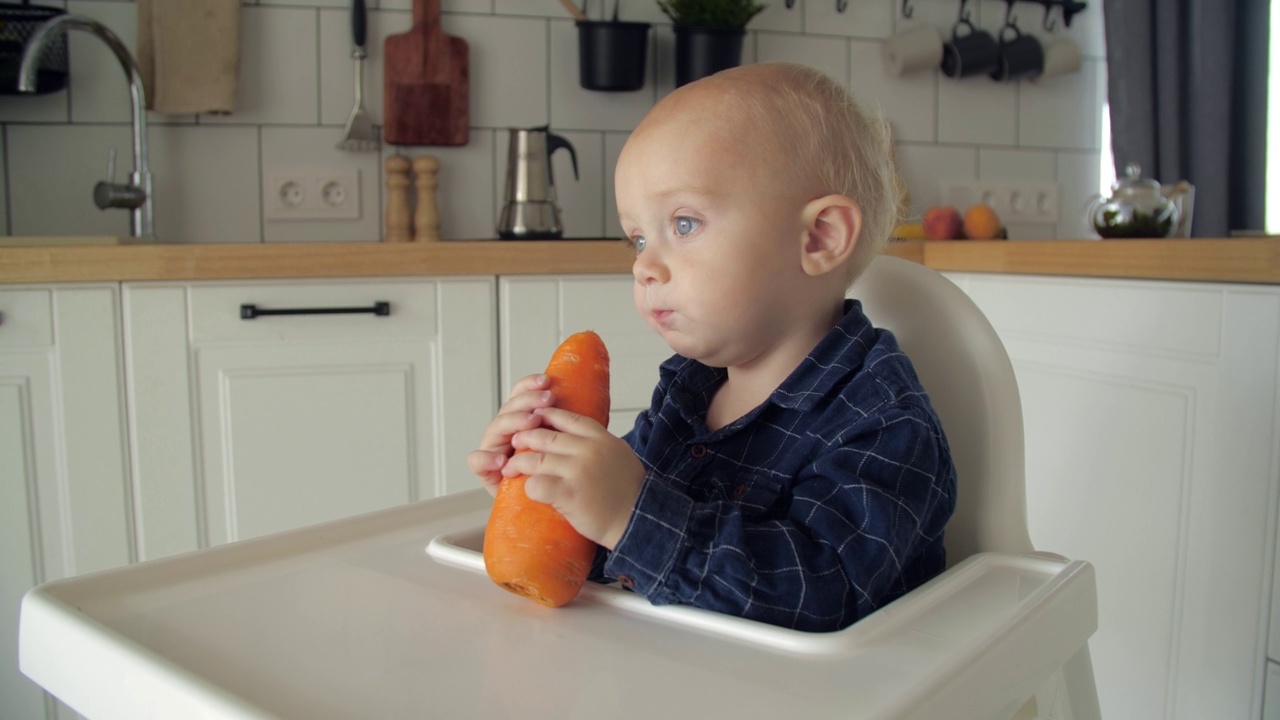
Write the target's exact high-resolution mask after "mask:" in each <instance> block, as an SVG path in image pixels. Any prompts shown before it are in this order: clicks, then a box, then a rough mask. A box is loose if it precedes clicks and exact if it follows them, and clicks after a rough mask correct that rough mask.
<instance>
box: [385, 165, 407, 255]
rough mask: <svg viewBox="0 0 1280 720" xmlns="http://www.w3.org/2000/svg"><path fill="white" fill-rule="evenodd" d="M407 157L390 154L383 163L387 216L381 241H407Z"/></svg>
mask: <svg viewBox="0 0 1280 720" xmlns="http://www.w3.org/2000/svg"><path fill="white" fill-rule="evenodd" d="M409 167H410V165H409V158H407V157H405V156H403V155H392V156H391V157H389V158H387V159H386V162H384V163H383V168H385V169H386V171H387V217H386V225H387V227H386V234H385V235H384V236H383V238H382V241H383V242H409V241H410V240H412V239H413V236H412V235H410V234H409V221H410V217H409Z"/></svg>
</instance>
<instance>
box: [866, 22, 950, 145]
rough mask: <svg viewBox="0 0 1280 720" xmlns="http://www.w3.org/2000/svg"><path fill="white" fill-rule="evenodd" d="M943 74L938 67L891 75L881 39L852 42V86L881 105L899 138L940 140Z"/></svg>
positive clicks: (917, 140)
mask: <svg viewBox="0 0 1280 720" xmlns="http://www.w3.org/2000/svg"><path fill="white" fill-rule="evenodd" d="M939 77H940V74H939V73H938V72H936V71H935V72H916V73H911V74H908V75H904V76H902V77H893V76H890V75H889V74H888V73H886V72H885V69H884V62H883V58H882V57H881V54H880V41H879V40H853V41H851V42H850V43H849V87H850V88H851V89H852V90H853V91H854V92H855V93H857V95H858V97H859V98H860V99H862V101H863V102H865V103H867V104H869V105H872V106H877V107H879V108H880V111H881V112H882V113H884V116H885V117H886V118H888V120H889V123H890V124H891V125H892V126H893V137H894V138H895V139H896V140H897V141H899V142H902V141H915V142H930V143H931V142H934V141H936V140H937V138H938V78H939Z"/></svg>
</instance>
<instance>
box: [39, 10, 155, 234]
mask: <svg viewBox="0 0 1280 720" xmlns="http://www.w3.org/2000/svg"><path fill="white" fill-rule="evenodd" d="M68 30H84V31H85V32H88V33H91V34H93V35H96V36H97V37H98V38H99V39H100V40H102V42H104V43H106V44H107V47H109V48H111V51H112V52H114V53H115V54H116V59H117V60H119V61H120V67H122V68H124V74H125V78H126V79H127V80H128V81H129V97H130V99H131V100H132V111H133V123H132V124H133V173H132V174H131V175H130V176H129V182H127V183H117V182H116V181H115V179H116V178H115V149H114V148H113V149H112V150H111V152H110V154H109V155H108V159H107V172H108V174H109V175H110V177H109V178H108V179H107V180H104V181H101V182H99V183H98V184H97V185H95V186H94V188H93V201H94V203H95V204H97V206H98V207H99V208H101V209H103V210H105V209H107V208H112V207H122V208H129V209H130V210H132V211H133V214H132V215H131V216H130V218H129V232H130V233H132V234H133V235H134V237H142V238H148V239H150V238H152V237H154V236H155V230H154V227H153V222H154V220H153V215H152V212H151V210H152V207H151V204H152V203H151V200H152V196H151V170H150V168H149V167H148V159H147V100H146V89H145V88H144V87H143V85H142V75H141V74H140V73H139V72H138V65H137V63H135V62H134V60H133V56H132V55H130V54H129V49H128V48H127V47H125V45H124V43H123V42H121V41H120V38H119V37H117V36H116V34H115V33H113V32H111V30H110V29H108V28H107V26H106V25H103V24H102V23H100V22H98V21H97V20H94V19H93V18H88V17H85V16H83V15H59V16H58V17H55V18H53V19H52V20H48V21H47V22H45V23H44V24H42V25H40V27H38V28H36V30H35V32H34V33H32V35H31V39H30V40H28V41H27V46H26V49H25V50H23V53H22V65H21V66H20V67H19V68H18V90H19V91H20V92H35V90H36V70H37V69H38V66H39V58H40V55H41V54H42V53H43V52H44V49H45V46H46V45H48V44H49V43H50V42H51V41H52V40H53V39H54V38H55V37H57V35H58V33H61V32H66V31H68Z"/></svg>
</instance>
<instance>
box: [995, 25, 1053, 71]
mask: <svg viewBox="0 0 1280 720" xmlns="http://www.w3.org/2000/svg"><path fill="white" fill-rule="evenodd" d="M1010 30H1012V31H1013V32H1012V34H1009V33H1008V31H1010ZM1042 72H1044V46H1043V45H1041V44H1040V41H1039V40H1037V39H1036V38H1035V36H1033V35H1023V34H1022V32H1021V31H1020V30H1018V28H1017V26H1015V25H1005V26H1004V27H1003V28H1002V29H1001V30H1000V55H999V59H997V60H996V64H995V67H993V68H991V79H992V80H996V81H998V82H1010V81H1013V80H1021V79H1023V78H1033V77H1036V76H1037V75H1039V74H1040V73H1042Z"/></svg>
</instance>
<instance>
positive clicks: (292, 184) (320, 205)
mask: <svg viewBox="0 0 1280 720" xmlns="http://www.w3.org/2000/svg"><path fill="white" fill-rule="evenodd" d="M262 193H263V197H262V207H263V216H264V217H265V218H266V219H267V220H359V219H360V170H359V169H357V168H332V167H314V166H308V167H292V168H276V169H274V170H269V171H267V178H266V182H265V184H264V185H263V188H262Z"/></svg>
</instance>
